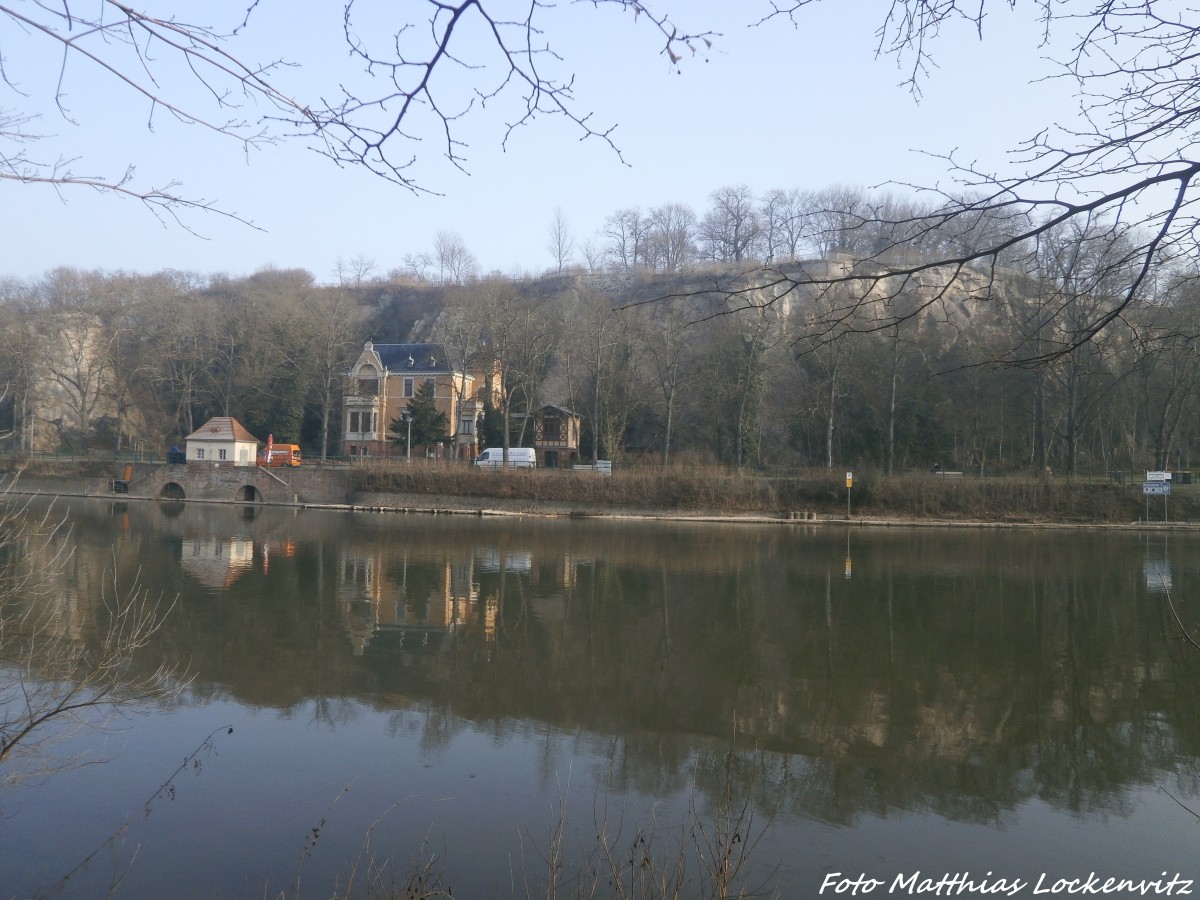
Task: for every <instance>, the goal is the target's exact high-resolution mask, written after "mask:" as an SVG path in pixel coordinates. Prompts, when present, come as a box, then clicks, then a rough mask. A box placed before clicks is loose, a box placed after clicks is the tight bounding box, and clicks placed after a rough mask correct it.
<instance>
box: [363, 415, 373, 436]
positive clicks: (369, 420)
mask: <svg viewBox="0 0 1200 900" xmlns="http://www.w3.org/2000/svg"><path fill="white" fill-rule="evenodd" d="M362 430H363V432H364V433H366V434H370V433H371V432H373V431H374V430H375V413H373V412H365V413H363V414H362Z"/></svg>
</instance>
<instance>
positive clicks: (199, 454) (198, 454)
mask: <svg viewBox="0 0 1200 900" xmlns="http://www.w3.org/2000/svg"><path fill="white" fill-rule="evenodd" d="M196 459H204V448H203V447H197V448H196Z"/></svg>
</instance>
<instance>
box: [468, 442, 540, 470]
mask: <svg viewBox="0 0 1200 900" xmlns="http://www.w3.org/2000/svg"><path fill="white" fill-rule="evenodd" d="M475 465H477V466H479V467H480V468H485V469H492V468H499V467H500V466H502V465H504V448H503V447H488V448H487V449H486V450H484V451H483V452H482V453H480V454H479V455H478V456H477V457H475ZM535 466H537V457H536V456H535V455H534V452H533V448H532V447H509V448H508V467H509V468H510V469H532V468H534V467H535Z"/></svg>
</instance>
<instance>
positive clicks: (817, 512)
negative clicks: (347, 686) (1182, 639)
mask: <svg viewBox="0 0 1200 900" xmlns="http://www.w3.org/2000/svg"><path fill="white" fill-rule="evenodd" d="M118 468H119V464H118V463H116V462H114V461H111V460H109V461H105V460H90V461H86V460H75V461H70V460H66V461H58V460H55V461H50V460H37V461H29V462H26V463H25V464H24V466H23V467H22V468H21V471H23V472H24V474H25V475H26V476H34V477H36V478H46V477H58V478H62V479H63V480H64V481H66V480H68V479H75V480H81V479H84V478H91V479H97V478H103V479H111V478H116V477H119V474H118ZM314 469H315V470H316V471H318V472H319V471H322V469H321V468H319V467H317V466H308V465H306V466H305V470H306V471H311V470H314ZM327 470H328V471H329V472H331V473H336V477H338V478H348V479H349V483H350V485H351V488H352V490H353V492H354V495H355V496H356V497H358V498H361V499H360V500H356V501H354V502H361V503H362V505H368V506H373V505H378V506H402V507H408V506H415V507H428V508H457V509H471V510H476V509H502V510H509V511H514V512H533V513H555V514H558V515H578V516H587V515H613V514H621V513H626V514H631V515H667V516H670V515H677V516H763V517H771V518H783V519H791V518H800V519H803V518H806V517H814V518H817V519H831V518H836V519H844V518H845V517H846V515H847V502H846V501H847V490H846V483H845V475H846V473H845V472H844V471H843V470H836V471H830V470H829V469H809V470H804V471H793V472H790V473H788V474H786V475H765V474H760V473H754V472H741V473H739V472H736V471H733V470H731V469H724V468H717V467H671V468H668V469H665V470H664V469H661V468H657V467H645V468H628V469H618V470H617V471H616V472H615V473H614V474H613V475H612V476H611V477H605V476H600V475H597V474H594V473H591V472H569V471H563V470H554V469H550V470H547V469H539V470H532V471H530V470H515V471H507V472H506V471H502V470H498V469H483V470H481V469H476V468H473V467H471V466H466V465H461V464H446V463H442V462H437V463H426V462H425V461H424V460H421V461H417V460H414V461H413V462H412V463H411V464H406V463H405V462H404V461H402V460H394V461H384V460H379V461H368V462H366V463H359V464H354V465H348V464H339V465H330V466H328V467H327ZM10 471H16V468H15V467H12V468H10ZM283 474H284V475H285V476H286V474H287V473H286V472H284V473H283ZM331 477H335V476H334V475H333V474H331ZM849 499H850V503H849V512H850V515H851V516H852V517H853V518H856V519H865V518H870V519H881V520H908V521H952V522H954V521H957V522H994V523H1022V522H1029V523H1056V522H1057V523H1064V524H1128V523H1131V522H1138V521H1142V520H1145V519H1148V520H1149V521H1150V522H1153V523H1160V522H1162V521H1164V518H1167V519H1169V520H1170V521H1171V522H1174V523H1181V522H1197V523H1200V484H1197V485H1190V484H1175V485H1173V490H1172V493H1171V495H1170V497H1169V498H1168V499H1167V501H1166V503H1165V504H1164V500H1163V498H1162V497H1160V496H1153V497H1149V498H1146V497H1143V495H1142V490H1141V482H1140V480H1137V481H1134V482H1133V483H1128V482H1127V483H1124V484H1119V483H1116V482H1114V481H1113V480H1112V479H1109V478H1107V477H1104V476H1082V477H1076V478H1070V479H1068V478H1065V477H1061V476H1047V477H1037V476H1032V475H1005V476H989V477H978V476H971V475H964V476H953V477H948V476H940V475H934V474H932V473H927V472H920V473H903V474H897V475H892V476H888V475H884V474H882V473H876V472H856V473H855V477H854V486H853V488H852V490H851V491H850V498H849ZM1147 499H1148V500H1149V502H1147ZM1164 506H1165V508H1164Z"/></svg>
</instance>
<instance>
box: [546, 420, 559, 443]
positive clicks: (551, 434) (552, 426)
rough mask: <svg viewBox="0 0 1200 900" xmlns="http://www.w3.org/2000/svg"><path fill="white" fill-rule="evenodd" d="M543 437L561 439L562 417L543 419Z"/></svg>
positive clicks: (552, 439)
mask: <svg viewBox="0 0 1200 900" xmlns="http://www.w3.org/2000/svg"><path fill="white" fill-rule="evenodd" d="M542 438H543V439H544V440H547V441H561V440H562V419H559V418H552V417H547V418H545V419H542Z"/></svg>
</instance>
